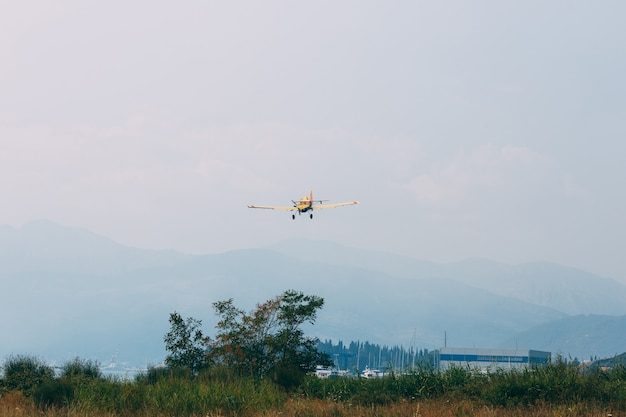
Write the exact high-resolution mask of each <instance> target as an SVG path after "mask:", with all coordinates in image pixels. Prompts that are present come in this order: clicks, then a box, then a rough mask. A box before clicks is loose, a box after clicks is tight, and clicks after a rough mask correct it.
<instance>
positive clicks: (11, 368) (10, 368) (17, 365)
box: [4, 356, 54, 395]
mask: <svg viewBox="0 0 626 417" xmlns="http://www.w3.org/2000/svg"><path fill="white" fill-rule="evenodd" d="M53 377H54V370H53V369H52V368H51V367H50V366H48V365H46V364H45V363H44V362H43V361H42V360H41V359H38V358H35V357H33V356H11V357H9V358H8V359H7V360H6V362H5V363H4V381H5V382H4V383H5V386H6V388H7V389H8V390H16V391H22V392H24V394H27V395H28V394H31V393H32V390H33V389H34V388H35V387H37V386H39V385H41V384H42V383H44V382H47V381H50V380H52V378H53Z"/></svg>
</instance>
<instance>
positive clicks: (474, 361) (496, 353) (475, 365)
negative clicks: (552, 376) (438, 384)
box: [437, 347, 551, 372]
mask: <svg viewBox="0 0 626 417" xmlns="http://www.w3.org/2000/svg"><path fill="white" fill-rule="evenodd" d="M550 356H551V353H550V352H543V351H540V350H518V349H516V350H508V349H467V348H449V347H445V348H441V349H440V350H439V354H438V355H437V367H438V368H439V370H441V371H445V370H447V369H448V368H450V367H451V366H457V367H458V366H461V367H469V368H472V369H478V370H481V371H484V372H491V371H496V370H499V369H525V368H528V367H532V366H541V365H546V364H547V363H548V362H549V361H550Z"/></svg>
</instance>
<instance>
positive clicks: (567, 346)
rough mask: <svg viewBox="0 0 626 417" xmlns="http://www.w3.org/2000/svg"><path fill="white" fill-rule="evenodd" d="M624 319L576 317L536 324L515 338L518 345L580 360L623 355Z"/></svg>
mask: <svg viewBox="0 0 626 417" xmlns="http://www.w3.org/2000/svg"><path fill="white" fill-rule="evenodd" d="M624 329H626V316H603V315H577V316H572V317H566V318H563V319H560V320H555V321H550V322H546V323H542V324H539V325H537V326H535V327H532V328H530V329H528V330H525V331H523V332H520V333H519V334H517V335H515V337H514V338H513V339H509V340H507V341H506V342H505V344H506V345H509V346H510V345H511V344H512V343H519V344H521V345H523V346H532V347H533V349H539V350H547V351H550V352H552V353H553V354H562V355H563V356H564V357H565V358H568V357H571V358H578V359H579V360H581V361H584V360H590V358H591V357H595V356H597V357H599V358H607V357H613V356H615V355H617V354H620V353H623V352H626V332H624Z"/></svg>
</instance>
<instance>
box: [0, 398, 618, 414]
mask: <svg viewBox="0 0 626 417" xmlns="http://www.w3.org/2000/svg"><path fill="white" fill-rule="evenodd" d="M0 415H1V416H3V417H35V416H37V417H84V416H91V417H117V416H128V417H132V416H142V417H143V416H154V417H162V416H163V417H165V416H172V415H180V416H182V415H189V416H198V417H200V416H203V417H222V416H226V415H234V416H249V417H255V416H258V417H384V416H389V417H392V416H393V417H447V416H450V417H460V416H475V417H607V416H611V415H612V416H615V417H617V416H618V415H619V416H621V415H624V414H620V413H619V412H615V411H613V410H612V409H607V408H606V407H599V406H589V405H586V404H571V405H549V404H537V405H533V406H515V407H508V408H507V407H493V406H488V405H484V404H481V403H480V402H473V401H467V400H453V401H449V400H443V399H434V400H423V401H417V402H406V401H404V402H400V403H397V404H389V405H384V406H376V405H371V406H363V405H353V404H349V403H348V404H346V403H335V402H333V401H330V400H295V399H290V400H288V401H286V402H285V403H284V404H283V405H282V406H281V407H280V408H276V409H272V410H260V411H252V410H250V411H247V412H245V413H224V412H222V411H221V410H207V411H206V412H204V413H197V414H170V413H167V412H159V411H153V412H148V411H141V412H130V411H128V412H111V411H85V410H81V409H80V407H77V408H74V407H69V408H60V409H56V408H48V409H45V410H41V409H39V408H37V407H35V406H34V405H33V404H32V402H30V401H28V400H27V399H26V398H25V397H24V396H23V395H21V393H12V394H8V395H4V396H2V397H1V398H0Z"/></svg>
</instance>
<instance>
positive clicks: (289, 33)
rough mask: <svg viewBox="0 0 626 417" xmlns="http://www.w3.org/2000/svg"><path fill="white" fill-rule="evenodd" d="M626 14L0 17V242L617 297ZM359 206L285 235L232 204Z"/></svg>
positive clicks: (279, 10)
mask: <svg viewBox="0 0 626 417" xmlns="http://www.w3.org/2000/svg"><path fill="white" fill-rule="evenodd" d="M625 15H626V3H623V2H621V1H604V2H594V3H591V2H582V1H580V2H579V1H524V2H513V1H495V0H494V1H472V2H467V1H437V2H433V1H394V2H389V1H361V0H359V1H342V2H336V1H316V2H283V1H263V2H254V1H247V2H246V1H244V2H212V1H187V2H178V3H176V4H174V3H172V2H164V1H157V2H155V1H134V2H121V1H107V2H97V1H82V0H81V1H63V0H60V1H55V2H49V1H25V2H8V1H5V2H1V3H0V195H1V196H2V204H1V205H0V223H2V224H8V225H12V226H15V227H19V226H21V225H22V224H24V223H27V222H30V221H33V220H37V219H42V218H45V219H50V220H53V221H56V222H59V223H61V224H66V225H71V226H80V227H84V228H87V229H90V230H92V231H94V232H97V233H99V234H103V235H105V236H108V237H110V238H112V239H114V240H116V241H118V242H120V243H124V244H128V245H132V246H137V247H143V248H174V249H179V250H181V251H188V252H194V253H204V252H219V251H224V250H229V249H234V248H241V247H256V246H263V245H266V244H271V243H274V242H276V241H279V240H282V239H285V238H289V237H294V236H302V237H307V238H312V239H326V240H331V241H335V242H338V243H344V244H348V245H353V246H358V247H365V248H372V249H382V250H388V251H394V252H399V253H403V254H407V255H411V256H414V257H416V258H419V259H424V260H433V261H455V260H460V259H464V258H469V257H484V258H489V259H493V260H498V261H504V262H512V263H518V262H526V261H536V260H549V261H554V262H559V263H563V264H566V265H571V266H575V267H580V268H583V269H586V270H588V271H591V272H595V273H598V274H601V275H605V276H609V277H612V278H616V279H619V280H621V281H622V282H626V265H625V263H624V260H623V259H624V255H623V251H624V248H625V247H626V237H625V236H626V221H625V220H624V213H626V191H624V189H625V187H624V183H625V180H626V174H625V173H624V168H623V163H624V161H625V159H626V158H625V157H626V144H625V138H626V81H624V74H626V46H625V44H624V39H626V29H625V28H624V25H623V18H624V16H625ZM309 188H313V189H314V193H315V195H316V197H318V198H326V199H330V200H332V201H335V202H337V201H343V200H355V199H356V200H360V201H361V202H362V204H361V205H359V206H356V207H348V208H341V209H337V210H329V211H326V212H320V213H319V214H318V215H316V218H315V220H314V221H310V220H309V219H308V218H304V217H303V218H300V219H298V220H299V221H296V222H293V221H291V219H290V215H289V214H287V213H281V212H268V211H253V210H249V209H247V208H246V205H247V204H251V203H254V204H288V203H289V200H291V199H293V198H298V197H300V196H301V195H303V194H304V193H306V192H307V191H308V189H309Z"/></svg>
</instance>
